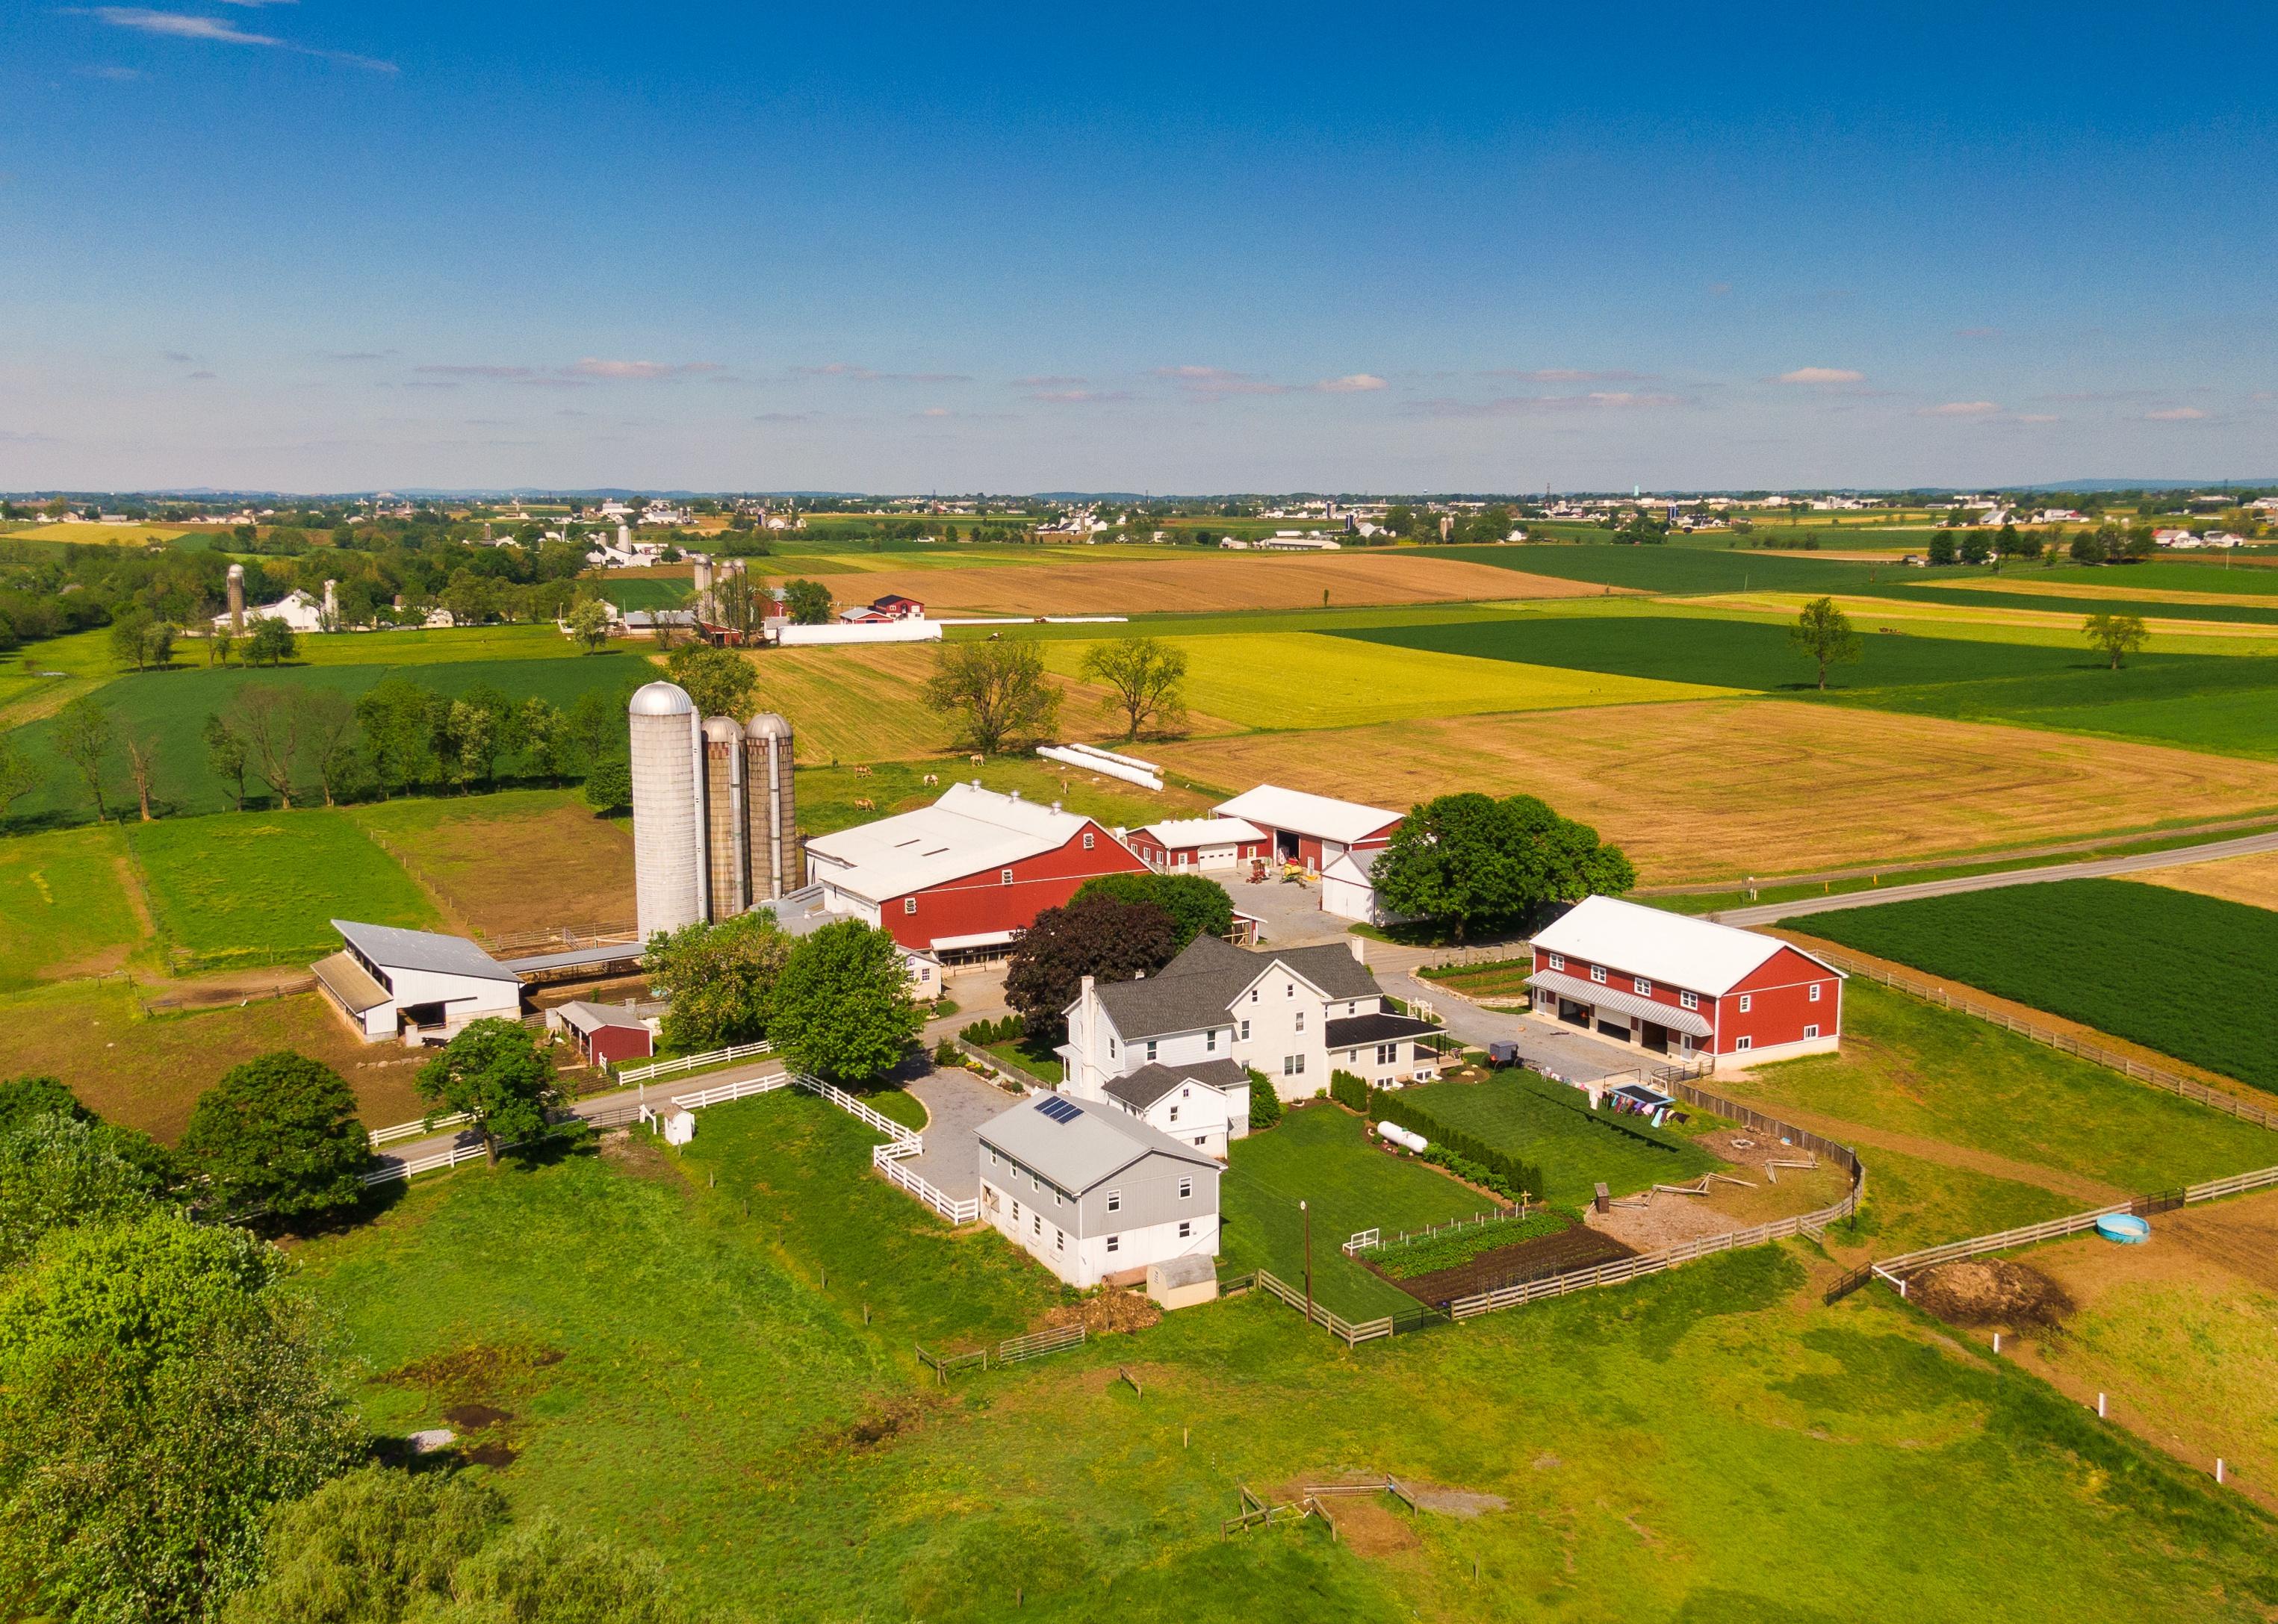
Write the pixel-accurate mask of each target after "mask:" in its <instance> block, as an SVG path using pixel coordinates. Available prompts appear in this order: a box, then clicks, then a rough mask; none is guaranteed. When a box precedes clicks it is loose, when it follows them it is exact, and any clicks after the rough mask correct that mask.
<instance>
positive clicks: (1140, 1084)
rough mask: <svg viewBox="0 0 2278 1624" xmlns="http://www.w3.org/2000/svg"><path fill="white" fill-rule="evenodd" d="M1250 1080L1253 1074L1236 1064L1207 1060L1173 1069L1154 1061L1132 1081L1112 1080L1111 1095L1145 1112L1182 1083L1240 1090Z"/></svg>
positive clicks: (1140, 1069)
mask: <svg viewBox="0 0 2278 1624" xmlns="http://www.w3.org/2000/svg"><path fill="white" fill-rule="evenodd" d="M1249 1080H1250V1072H1249V1071H1248V1070H1247V1069H1246V1068H1245V1067H1243V1065H1242V1063H1241V1062H1239V1061H1235V1060H1205V1061H1204V1062H1203V1063H1202V1064H1199V1065H1189V1066H1170V1065H1166V1064H1163V1063H1162V1062H1161V1061H1159V1060H1158V1061H1154V1062H1151V1063H1150V1064H1147V1065H1143V1066H1141V1067H1140V1068H1139V1069H1138V1070H1137V1071H1134V1072H1132V1073H1131V1075H1130V1076H1128V1077H1116V1078H1110V1079H1108V1081H1107V1083H1106V1085H1105V1086H1106V1090H1107V1093H1108V1094H1110V1095H1111V1096H1112V1097H1113V1098H1115V1099H1118V1100H1120V1101H1122V1102H1123V1103H1124V1104H1126V1105H1128V1106H1129V1107H1131V1109H1134V1110H1141V1111H1143V1110H1145V1109H1147V1108H1148V1107H1149V1106H1150V1105H1152V1104H1154V1103H1155V1102H1156V1101H1158V1100H1159V1099H1161V1098H1162V1097H1163V1096H1164V1095H1165V1094H1168V1093H1170V1092H1171V1090H1172V1089H1173V1088H1176V1087H1177V1086H1179V1085H1180V1084H1181V1083H1200V1084H1201V1085H1202V1086H1204V1087H1205V1088H1217V1089H1220V1090H1224V1089H1227V1088H1239V1087H1241V1086H1242V1085H1243V1084H1245V1083H1247V1082H1248V1081H1249Z"/></svg>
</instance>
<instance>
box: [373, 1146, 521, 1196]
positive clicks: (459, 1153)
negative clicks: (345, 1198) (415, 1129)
mask: <svg viewBox="0 0 2278 1624" xmlns="http://www.w3.org/2000/svg"><path fill="white" fill-rule="evenodd" d="M500 1148H501V1149H505V1148H507V1147H505V1146H501V1147H500ZM483 1154H484V1152H483V1147H482V1146H481V1145H480V1144H479V1143H478V1144H473V1145H454V1146H452V1147H450V1148H449V1149H448V1150H439V1151H437V1152H435V1154H434V1155H426V1156H415V1157H413V1158H412V1159H411V1160H410V1161H409V1162H387V1163H382V1164H381V1165H380V1166H378V1167H375V1168H373V1169H371V1170H370V1171H369V1172H367V1173H365V1174H364V1176H363V1184H364V1188H365V1189H367V1190H369V1189H371V1188H372V1187H373V1186H375V1185H384V1184H392V1183H394V1181H395V1180H396V1179H399V1178H417V1177H418V1176H419V1175H420V1174H422V1173H440V1172H443V1171H446V1170H449V1169H451V1168H455V1167H456V1166H458V1165H459V1163H462V1162H471V1161H473V1160H474V1159H475V1158H476V1157H478V1156H479V1155H483Z"/></svg>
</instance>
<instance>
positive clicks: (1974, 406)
mask: <svg viewBox="0 0 2278 1624" xmlns="http://www.w3.org/2000/svg"><path fill="white" fill-rule="evenodd" d="M2000 409H2001V408H1999V407H1998V406H1996V405H1995V404H1994V403H1993V402H1992V401H1991V400H1948V401H1946V402H1945V403H1944V404H1943V405H1939V406H1925V407H1923V408H1922V410H1921V412H1920V413H1918V414H1917V416H1923V417H1990V416H1992V415H1993V414H1994V413H1995V412H1998V411H1999V410H2000Z"/></svg>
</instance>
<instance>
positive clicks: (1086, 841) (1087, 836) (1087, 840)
mask: <svg viewBox="0 0 2278 1624" xmlns="http://www.w3.org/2000/svg"><path fill="white" fill-rule="evenodd" d="M1091 842H1092V835H1091V832H1090V831H1089V829H1087V830H1085V831H1084V836H1083V849H1084V850H1086V851H1089V850H1091Z"/></svg>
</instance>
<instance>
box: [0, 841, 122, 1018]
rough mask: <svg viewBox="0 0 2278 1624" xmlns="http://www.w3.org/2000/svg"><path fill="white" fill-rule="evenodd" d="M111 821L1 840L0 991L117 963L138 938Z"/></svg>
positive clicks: (12, 990)
mask: <svg viewBox="0 0 2278 1624" xmlns="http://www.w3.org/2000/svg"><path fill="white" fill-rule="evenodd" d="M133 883H134V878H133V875H132V873H130V871H129V869H128V866H127V855H126V837H125V836H124V835H121V834H120V833H119V831H118V827H117V826H115V825H108V824H106V825H104V826H103V827H89V828H83V829H58V830H54V831H51V832H50V833H47V834H42V835H24V836H22V837H21V838H19V839H16V840H7V841H0V992H15V991H18V990H19V989H21V988H23V987H30V986H33V985H34V984H36V983H38V982H41V981H44V980H51V979H53V978H55V977H57V976H59V975H85V974H88V973H92V972H96V971H98V970H108V969H112V968H115V967H116V964H115V962H114V961H116V960H118V959H120V958H123V957H124V956H125V951H126V949H132V948H133V947H134V946H135V945H136V944H137V943H139V942H141V940H142V934H143V933H142V924H141V919H139V918H138V917H137V916H136V913H135V911H134V903H133V901H132V900H131V899H130V897H129V896H128V891H127V888H128V887H129V886H131V885H132V884H133Z"/></svg>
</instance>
